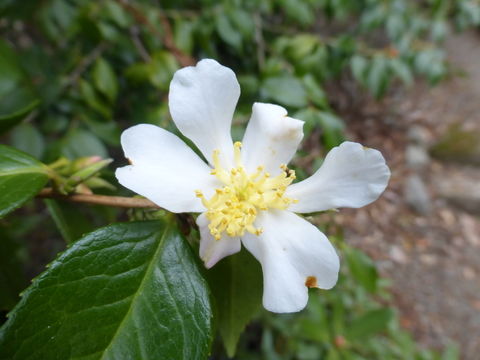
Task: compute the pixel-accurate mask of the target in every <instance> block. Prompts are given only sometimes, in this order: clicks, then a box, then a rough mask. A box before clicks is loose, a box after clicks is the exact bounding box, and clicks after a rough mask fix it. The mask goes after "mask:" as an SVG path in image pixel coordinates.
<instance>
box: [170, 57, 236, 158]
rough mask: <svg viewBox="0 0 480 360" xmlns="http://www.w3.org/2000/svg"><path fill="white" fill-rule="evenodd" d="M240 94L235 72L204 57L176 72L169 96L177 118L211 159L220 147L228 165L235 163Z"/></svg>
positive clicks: (188, 134)
mask: <svg viewBox="0 0 480 360" xmlns="http://www.w3.org/2000/svg"><path fill="white" fill-rule="evenodd" d="M239 96H240V85H239V84H238V81H237V78H236V77H235V74H234V72H233V71H232V70H230V69H229V68H227V67H225V66H222V65H220V64H219V63H218V62H216V61H215V60H211V59H205V60H202V61H200V62H199V63H198V64H197V66H189V67H186V68H183V69H180V70H178V71H177V72H176V73H175V75H174V76H173V80H172V82H171V83H170V94H169V96H168V101H169V107H170V113H171V115H172V118H173V121H174V122H175V125H177V127H178V129H179V130H180V131H181V132H182V133H183V135H185V136H186V137H188V138H189V139H190V140H192V141H193V142H194V143H195V145H196V146H197V147H198V148H199V149H200V151H201V152H202V153H203V155H204V156H205V157H206V158H207V159H208V161H209V162H210V163H212V154H213V151H214V150H216V149H218V150H220V152H221V153H220V155H221V157H222V161H223V163H224V166H228V165H231V163H232V156H233V155H232V154H233V146H232V137H231V134H230V126H231V123H232V117H233V112H234V110H235V106H236V105H237V101H238V98H239Z"/></svg>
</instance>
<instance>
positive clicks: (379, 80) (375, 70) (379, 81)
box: [367, 56, 390, 98]
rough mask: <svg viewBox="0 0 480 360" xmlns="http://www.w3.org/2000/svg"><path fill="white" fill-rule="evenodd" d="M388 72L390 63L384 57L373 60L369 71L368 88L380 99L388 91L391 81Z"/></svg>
mask: <svg viewBox="0 0 480 360" xmlns="http://www.w3.org/2000/svg"><path fill="white" fill-rule="evenodd" d="M388 70H389V68H388V63H387V61H386V59H385V58H384V57H382V56H376V57H374V58H373V61H372V64H371V67H370V69H369V71H368V76H367V86H368V87H369V89H370V91H371V92H372V94H373V96H375V97H376V98H380V97H381V96H382V95H383V94H384V93H385V90H386V89H387V86H388V83H389V80H390V78H389V77H388Z"/></svg>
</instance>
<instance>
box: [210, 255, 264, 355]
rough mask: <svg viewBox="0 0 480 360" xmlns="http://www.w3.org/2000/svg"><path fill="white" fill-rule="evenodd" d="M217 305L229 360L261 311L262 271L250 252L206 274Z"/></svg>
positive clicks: (221, 333)
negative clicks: (244, 331)
mask: <svg viewBox="0 0 480 360" xmlns="http://www.w3.org/2000/svg"><path fill="white" fill-rule="evenodd" d="M207 278H208V282H209V284H210V288H211V289H212V293H213V295H214V297H215V299H216V302H217V311H218V329H219V331H220V335H221V337H222V340H223V343H224V345H225V349H226V350H227V354H228V356H229V357H233V356H234V355H235V350H236V347H237V343H238V340H239V338H240V335H241V333H242V332H243V330H244V329H245V326H246V325H247V324H248V323H249V322H250V320H251V319H252V317H253V316H254V315H255V314H256V313H257V312H258V310H259V309H260V308H261V300H262V270H261V267H260V264H259V263H258V261H256V260H255V259H254V258H253V256H252V255H250V253H249V252H247V251H246V250H245V249H243V250H242V251H241V252H240V253H237V254H235V255H232V256H229V257H227V258H226V259H224V260H222V261H221V262H219V263H218V264H216V265H215V266H214V267H213V268H212V269H211V270H209V271H208V274H207Z"/></svg>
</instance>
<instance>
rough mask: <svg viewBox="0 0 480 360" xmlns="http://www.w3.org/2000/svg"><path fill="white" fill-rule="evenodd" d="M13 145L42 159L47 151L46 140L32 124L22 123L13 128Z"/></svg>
mask: <svg viewBox="0 0 480 360" xmlns="http://www.w3.org/2000/svg"><path fill="white" fill-rule="evenodd" d="M11 136H12V145H13V146H14V147H15V148H17V149H20V150H22V151H25V152H26V153H28V154H30V155H32V156H33V157H35V158H37V159H40V158H41V157H42V156H43V153H44V152H45V140H43V136H42V134H41V133H40V131H38V130H37V128H36V127H35V126H33V125H32V124H20V125H18V126H17V127H15V129H13V130H12V135H11Z"/></svg>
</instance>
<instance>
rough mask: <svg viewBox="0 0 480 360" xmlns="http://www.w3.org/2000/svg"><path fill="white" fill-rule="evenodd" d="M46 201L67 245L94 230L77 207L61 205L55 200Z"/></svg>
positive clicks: (66, 204)
mask: <svg viewBox="0 0 480 360" xmlns="http://www.w3.org/2000/svg"><path fill="white" fill-rule="evenodd" d="M44 201H45V204H46V205H47V209H48V212H49V213H50V215H51V216H52V218H53V221H54V222H55V225H57V228H58V230H59V231H60V234H62V237H63V239H64V240H65V242H66V243H72V242H74V241H75V240H78V239H79V238H80V237H81V236H82V235H83V234H85V233H87V232H90V231H92V230H93V226H92V223H91V222H90V221H89V220H88V219H87V218H86V217H85V215H83V214H82V212H81V211H80V210H79V208H78V207H77V206H76V205H73V204H68V203H65V202H64V203H59V202H58V201H56V200H53V199H45V200H44Z"/></svg>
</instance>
